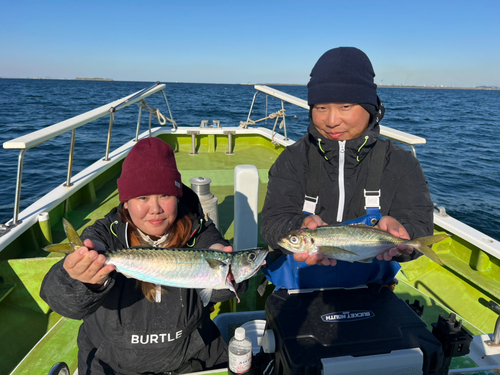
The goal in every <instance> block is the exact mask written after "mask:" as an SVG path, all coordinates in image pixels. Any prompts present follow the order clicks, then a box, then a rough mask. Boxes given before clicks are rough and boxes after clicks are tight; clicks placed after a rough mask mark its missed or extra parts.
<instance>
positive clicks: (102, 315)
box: [40, 138, 246, 375]
mask: <svg viewBox="0 0 500 375" xmlns="http://www.w3.org/2000/svg"><path fill="white" fill-rule="evenodd" d="M117 183H118V194H119V199H120V205H119V206H118V207H116V208H114V209H113V210H112V211H111V212H110V213H109V214H108V215H106V217H104V218H103V219H101V220H98V221H96V222H95V223H94V224H93V225H92V226H89V227H88V228H86V229H85V230H84V231H83V234H82V239H84V244H85V247H81V248H79V249H77V250H76V251H75V252H74V253H72V254H69V255H68V256H67V257H66V258H65V259H64V260H61V261H60V262H59V263H57V264H56V265H54V267H52V269H51V270H50V271H49V272H48V274H47V275H46V277H45V279H44V281H43V284H42V288H41V293H40V295H41V297H42V298H43V299H44V300H45V301H46V302H47V303H48V304H49V306H50V307H51V308H52V309H53V310H54V311H56V312H57V313H59V314H61V315H63V316H66V317H69V318H72V319H83V324H82V326H81V328H80V332H79V335H78V347H79V353H78V373H79V374H82V375H83V374H139V373H140V374H163V373H185V372H192V371H200V370H205V369H211V368H218V367H225V366H226V365H227V346H226V344H225V342H224V341H223V339H222V337H221V335H220V332H219V330H218V329H217V327H216V326H215V324H214V323H213V322H212V321H211V320H210V307H211V305H210V304H209V305H208V306H207V307H203V304H202V302H201V300H200V298H199V296H198V292H197V290H195V289H180V288H173V287H166V286H159V285H154V284H149V283H145V282H141V281H138V280H135V279H130V278H127V277H125V276H124V275H123V274H121V273H117V272H114V266H112V265H105V264H104V261H105V257H104V255H102V254H99V253H98V252H97V251H96V250H104V249H120V248H127V247H134V246H147V247H168V248H182V247H189V248H211V249H214V250H222V251H226V252H230V251H232V247H231V246H228V245H229V243H228V242H227V241H226V240H224V239H223V238H222V236H221V234H220V233H219V232H218V231H217V229H216V228H215V226H214V225H213V224H211V223H207V222H205V221H204V220H203V211H202V209H201V205H200V202H199V199H198V197H197V195H196V194H195V193H194V192H193V191H192V190H191V189H189V188H188V187H186V186H185V185H183V184H182V183H181V176H180V174H179V171H178V170H177V166H176V162H175V157H174V152H173V150H172V148H171V147H170V146H169V145H168V144H166V143H165V142H163V141H162V140H160V139H158V138H146V139H143V140H141V141H139V142H138V143H137V144H136V145H135V146H134V147H133V148H132V150H131V151H130V153H129V154H128V156H127V157H126V159H125V161H124V162H123V167H122V174H121V176H120V178H119V179H118V181H117ZM245 289H246V284H243V283H242V284H240V285H239V286H237V292H238V293H241V292H244V290H245ZM233 297H234V293H233V292H231V291H229V290H214V292H213V294H212V297H211V302H213V303H215V302H222V301H226V300H229V299H231V298H233Z"/></svg>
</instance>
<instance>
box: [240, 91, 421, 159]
mask: <svg viewBox="0 0 500 375" xmlns="http://www.w3.org/2000/svg"><path fill="white" fill-rule="evenodd" d="M254 88H255V90H257V91H256V92H255V95H254V97H253V100H252V104H251V106H250V111H249V113H248V118H247V122H249V121H250V116H251V115H252V110H253V106H254V103H255V98H256V97H257V94H258V93H259V92H262V93H264V94H266V95H269V96H273V97H275V98H277V99H280V100H281V107H282V109H284V104H283V102H288V103H291V104H293V105H296V106H298V107H301V108H304V109H307V110H309V105H308V104H307V101H305V100H304V99H300V98H297V97H296V96H293V95H290V94H287V93H285V92H282V91H279V90H276V89H273V88H271V87H269V86H264V85H255V86H254ZM284 134H285V139H286V138H287V136H286V124H285V126H284ZM380 135H381V136H383V137H386V138H389V139H392V140H395V141H398V142H400V143H403V144H405V145H407V146H409V147H410V148H411V151H412V153H413V155H414V156H415V157H416V155H417V152H416V150H415V147H414V145H419V144H425V143H426V142H427V141H426V140H425V138H422V137H419V136H416V135H413V134H409V133H405V132H403V131H400V130H396V129H392V128H388V127H386V126H383V125H380Z"/></svg>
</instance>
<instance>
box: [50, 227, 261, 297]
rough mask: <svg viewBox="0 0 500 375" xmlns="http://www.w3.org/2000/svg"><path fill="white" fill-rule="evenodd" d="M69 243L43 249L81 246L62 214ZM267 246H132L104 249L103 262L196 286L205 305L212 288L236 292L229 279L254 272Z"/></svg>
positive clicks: (148, 278) (140, 275)
mask: <svg viewBox="0 0 500 375" xmlns="http://www.w3.org/2000/svg"><path fill="white" fill-rule="evenodd" d="M63 225H64V230H65V232H66V236H67V237H68V240H69V243H67V244H56V245H49V246H46V247H45V248H44V250H45V251H50V252H61V253H67V254H69V253H72V252H73V251H75V250H76V249H78V248H80V247H82V246H85V245H84V244H83V241H82V240H81V238H80V236H78V233H77V232H76V231H75V229H74V228H73V226H72V225H71V224H70V223H69V222H68V221H67V220H66V219H64V218H63ZM267 253H268V250H266V249H248V250H240V251H234V252H232V253H226V252H223V251H216V250H210V249H163V248H140V247H134V248H130V249H122V250H109V251H106V252H104V253H103V254H104V256H105V257H106V262H105V263H106V264H112V265H114V266H115V267H116V271H118V272H120V273H122V274H124V275H125V276H127V277H130V278H134V279H137V280H141V281H145V282H148V283H154V284H158V285H166V286H172V287H177V288H193V289H200V292H199V295H200V297H201V300H202V302H203V305H204V306H206V305H207V304H208V302H209V301H210V296H211V295H212V290H213V289H229V290H231V291H233V292H234V293H235V294H236V291H235V289H234V285H233V280H234V282H235V283H241V282H242V281H244V280H247V279H249V278H251V277H252V276H254V275H255V274H256V273H257V271H258V270H259V269H260V267H261V266H262V265H263V264H265V259H266V256H267Z"/></svg>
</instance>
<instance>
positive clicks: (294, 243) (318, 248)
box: [278, 224, 450, 265]
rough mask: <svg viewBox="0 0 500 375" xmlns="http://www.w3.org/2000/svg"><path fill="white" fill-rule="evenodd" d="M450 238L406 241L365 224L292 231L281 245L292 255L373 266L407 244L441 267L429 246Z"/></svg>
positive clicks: (440, 236) (280, 241) (440, 262)
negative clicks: (304, 255)
mask: <svg viewBox="0 0 500 375" xmlns="http://www.w3.org/2000/svg"><path fill="white" fill-rule="evenodd" d="M449 236H450V235H449V234H437V235H434V236H428V237H421V238H417V239H414V240H405V239H402V238H399V237H396V236H393V235H392V234H390V233H389V232H386V231H385V230H381V229H378V228H373V227H370V226H367V225H364V224H349V225H327V226H321V227H317V228H316V229H299V230H296V231H293V232H291V233H289V234H288V235H286V236H283V237H281V238H280V240H279V241H278V245H280V246H281V247H283V248H285V249H287V250H289V251H291V252H293V253H307V254H309V255H313V254H316V253H319V254H321V255H322V256H323V257H325V258H331V259H337V260H343V261H347V262H361V263H371V262H372V259H373V258H375V257H376V256H377V255H379V254H382V253H384V252H386V251H388V250H389V249H392V248H393V247H396V246H397V245H399V244H401V243H404V244H407V245H410V246H413V247H414V248H415V249H417V250H418V251H420V252H421V253H423V254H424V255H426V256H427V257H429V258H430V259H432V260H433V261H434V262H436V263H438V264H439V265H443V262H442V261H441V259H439V257H438V256H437V255H436V253H435V252H434V251H432V249H431V248H430V245H432V244H434V243H437V242H439V241H442V240H444V239H445V238H447V237H449Z"/></svg>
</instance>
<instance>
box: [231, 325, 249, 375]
mask: <svg viewBox="0 0 500 375" xmlns="http://www.w3.org/2000/svg"><path fill="white" fill-rule="evenodd" d="M251 367H252V341H250V339H249V338H248V337H246V335H245V328H242V327H239V328H236V330H235V331H234V337H233V338H232V339H231V341H229V370H230V371H231V372H232V373H234V374H243V373H245V372H247V371H248V370H250V368H251Z"/></svg>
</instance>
